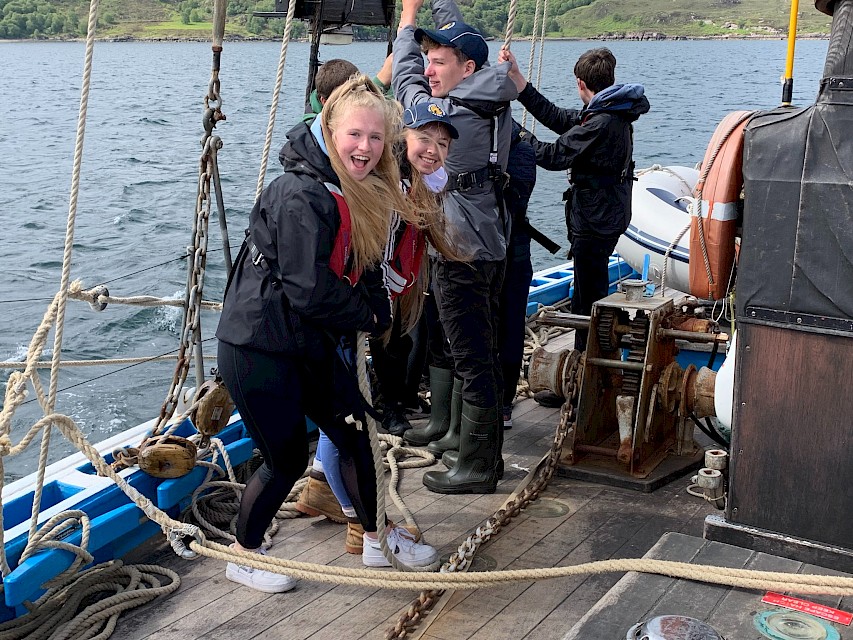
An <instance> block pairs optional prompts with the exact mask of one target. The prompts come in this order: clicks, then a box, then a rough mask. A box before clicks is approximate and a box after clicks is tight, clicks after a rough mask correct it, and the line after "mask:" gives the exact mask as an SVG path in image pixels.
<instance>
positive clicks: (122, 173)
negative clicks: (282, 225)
mask: <svg viewBox="0 0 853 640" xmlns="http://www.w3.org/2000/svg"><path fill="white" fill-rule="evenodd" d="M603 45H604V46H608V47H609V48H610V49H611V50H612V51H613V52H614V54H615V55H616V58H617V60H618V64H617V68H616V76H617V82H636V83H641V84H643V85H645V88H646V94H647V96H648V98H649V102H650V103H651V111H650V112H649V113H648V114H647V115H645V116H643V117H641V118H640V120H639V121H638V122H637V123H636V126H635V138H634V147H635V150H634V158H635V161H636V164H637V167H638V168H640V167H644V166H649V165H651V164H655V163H658V164H682V165H690V166H692V165H694V164H696V163H697V162H699V161H700V160H701V159H702V156H703V154H704V151H705V147H706V145H707V143H708V140H709V139H710V136H711V134H712V132H713V130H714V128H715V126H716V124H717V123H718V122H719V121H720V120H721V119H722V118H723V116H724V115H725V114H726V113H728V112H729V111H732V110H735V109H768V108H772V107H775V106H777V105H778V103H779V101H780V97H781V85H780V76H781V75H782V72H783V70H784V66H785V54H786V42H785V41H783V40H762V41H742V40H733V41H672V42H666V41H654V42H625V41H616V42H606V43H602V42H580V41H571V42H548V43H547V44H546V46H545V52H544V67H543V72H542V80H541V86H540V89H541V91H542V93H544V94H545V95H546V96H547V97H549V98H550V99H551V100H553V101H554V102H555V103H556V104H558V105H560V106H564V107H572V108H580V106H581V105H580V101H579V99H578V96H577V92H576V89H575V82H574V80H573V76H572V67H573V65H574V61H575V60H576V59H577V57H578V55H580V54H581V53H582V52H583V51H585V50H586V49H589V48H591V47H597V46H603ZM498 46H499V44H498V43H492V45H491V49H492V59H494V56H495V54H496V52H497V48H498ZM827 46H828V43H827V41H803V42H799V43H798V44H797V49H796V62H795V67H794V69H795V74H794V75H795V81H794V103H795V104H796V105H801V106H805V105H808V104H810V103H812V102H813V101H814V98H815V96H816V94H817V89H818V82H819V80H820V77H821V75H822V71H823V61H824V58H825V56H826V51H827ZM279 49H280V46H279V44H278V43H274V42H253V43H230V42H229V43H226V44H225V49H224V52H223V53H222V69H221V72H220V80H221V95H222V110H223V112H224V113H225V114H226V116H227V120H226V121H225V122H222V123H220V124H219V125H218V127H217V129H216V134H217V135H219V136H220V137H221V138H222V141H223V148H222V149H221V151H220V152H219V162H220V171H221V175H222V188H223V196H224V201H225V206H226V209H227V215H228V231H229V236H230V240H231V247H232V253H236V249H237V248H238V247H239V245H240V242H241V240H242V235H243V233H242V232H243V229H244V228H245V227H246V222H247V216H248V213H249V211H250V209H251V206H252V202H253V200H254V195H255V188H256V183H257V179H258V172H259V168H260V158H261V152H262V149H263V143H264V136H265V132H266V129H267V122H268V119H269V105H270V103H271V100H272V91H273V87H274V80H275V73H276V68H277V64H278V57H279ZM385 50H386V48H385V45H384V44H382V43H356V44H352V45H349V46H339V47H335V46H323V47H322V48H321V51H320V56H321V59H322V60H328V59H331V58H336V57H342V58H347V59H349V60H351V61H352V62H353V63H355V64H356V65H357V66H358V67H359V68H360V69H362V70H363V71H365V72H366V73H369V74H372V73H374V72H375V71H376V70H377V69H378V68H379V67H380V66H381V64H382V61H383V58H384V56H385ZM308 51H309V48H308V45H307V44H305V43H291V44H290V47H289V50H288V56H287V67H286V71H285V82H284V87H283V90H282V95H281V103H280V109H279V113H278V114H277V117H276V124H275V132H274V136H273V144H272V151H271V155H270V158H271V159H270V162H269V166H268V170H267V174H266V181H267V183H268V182H269V181H270V180H272V179H273V178H274V177H275V176H277V175H279V173H280V170H281V169H280V165H279V164H278V162H277V160H276V158H277V154H278V150H279V148H280V147H281V144H282V142H283V141H284V139H285V137H284V134H285V132H286V131H287V130H288V129H289V128H290V127H291V126H292V125H293V124H294V122H296V121H297V120H298V118H299V116H300V114H301V113H302V112H303V105H304V97H305V96H304V94H305V78H306V73H307V59H308ZM513 51H514V52H515V53H516V55H517V57H518V59H519V61H520V62H521V64H522V69H523V70H526V68H527V60H528V52H529V43H527V42H516V43H514V44H513ZM83 55H84V45H83V44H82V43H44V42H24V43H0V56H2V59H3V72H2V74H0V95H2V101H3V113H2V119H0V222H2V224H0V318H2V330H0V360H21V359H23V358H24V357H25V355H26V353H27V347H28V344H29V341H30V339H31V337H32V335H33V332H34V331H35V329H36V327H37V326H38V324H39V322H40V321H41V318H42V316H43V314H44V312H45V309H46V308H47V305H48V302H49V300H50V299H51V297H52V296H53V295H54V294H55V292H56V291H57V289H58V286H59V282H60V275H61V266H62V255H63V243H64V238H65V232H66V220H67V214H68V209H69V205H68V202H69V193H70V185H71V167H72V160H73V155H74V146H75V144H74V141H75V132H76V127H77V118H78V111H79V104H80V83H81V75H82V68H83ZM211 59H212V54H211V51H210V46H209V44H204V43H164V42H157V43H142V42H136V43H99V44H97V45H96V46H95V53H94V60H93V68H92V78H91V93H90V99H89V108H88V119H87V124H86V130H85V142H84V146H83V162H82V173H81V182H80V195H79V201H78V206H77V219H76V225H75V230H74V244H73V260H72V264H71V277H72V278H74V279H77V278H79V279H81V280H82V281H83V284H84V286H85V287H86V288H89V287H92V286H94V285H97V284H100V283H104V282H108V285H107V286H108V287H109V290H110V293H111V294H112V295H115V296H130V295H155V296H161V297H176V298H177V297H180V295H181V294H182V291H183V289H184V286H185V282H186V264H185V261H184V260H182V259H181V256H183V255H184V254H185V252H186V246H187V245H188V244H189V243H190V240H191V238H190V233H191V229H192V221H193V217H194V215H195V210H196V188H197V184H198V165H199V153H200V146H199V140H200V139H201V137H202V134H203V129H202V115H203V111H204V103H203V99H204V96H205V95H206V93H207V88H208V83H209V80H210V68H211ZM514 111H515V114H516V117H517V118H518V119H519V120H520V118H521V115H522V109H521V107H520V106H519V105H518V104H517V103H516V105H515V107H514ZM527 126H528V128H532V127H533V122H532V120H530V119H528V122H527ZM535 132H536V135H537V136H539V137H540V138H541V139H543V140H552V139H553V138H554V136H553V134H551V133H550V132H548V131H547V130H546V129H544V128H543V127H542V126H541V125H539V126H537V127H536V129H535ZM565 186H566V176H565V174H564V173H560V172H546V171H543V170H540V171H539V175H538V184H537V187H536V190H535V191H534V193H533V198H532V200H531V207H530V219H531V221H532V223H533V224H534V225H535V226H536V227H537V228H539V229H540V230H541V231H543V232H544V233H546V234H547V235H549V236H550V237H552V238H553V239H554V240H556V241H557V242H560V243H561V244H564V245H565V241H564V238H565V223H564V217H563V210H562V203H561V202H560V198H561V194H562V192H563V190H564V189H565ZM212 210H213V211H214V215H213V216H212V221H211V226H210V233H209V237H210V240H209V255H208V262H207V271H206V273H205V282H204V284H205V290H204V294H205V295H204V297H205V299H208V300H219V299H220V298H221V295H222V290H223V287H224V284H225V269H224V266H223V254H222V248H221V247H222V244H221V237H220V233H219V228H218V223H217V222H216V219H215V206H214V207H213V209H212ZM533 259H534V267H535V268H537V269H540V268H544V267H547V266H550V265H553V264H558V263H560V262H562V261H564V260H565V258H564V254H562V255H557V256H552V255H550V254H548V253H547V252H546V251H544V250H543V249H541V248H540V247H538V246H536V245H534V247H533ZM181 318H182V311H181V309H179V308H175V307H166V308H143V307H126V306H110V307H108V308H107V310H106V311H104V312H101V313H97V312H94V311H93V310H92V309H91V308H90V307H89V305H87V304H85V303H80V302H76V301H69V303H68V310H67V313H66V319H65V329H64V340H63V344H62V358H63V359H64V360H68V359H74V360H82V359H90V358H111V357H129V356H154V355H158V354H163V353H167V352H171V351H174V350H175V349H176V348H177V344H178V338H179V333H180V326H181ZM217 319H218V318H217V315H216V314H215V313H211V312H205V313H204V315H203V318H202V328H203V337H204V338H205V339H208V341H207V342H206V343H205V344H204V351H205V353H207V354H215V352H216V348H215V341H214V340H209V338H210V337H211V336H212V335H213V332H214V330H215V327H216V323H217ZM52 346H53V338H52V336H51V338H50V339H49V341H48V345H47V349H46V351H45V353H44V356H43V357H44V358H47V359H49V358H50V355H51V349H52ZM208 366H209V365H208ZM173 370H174V363H157V364H144V365H138V366H133V367H130V368H124V367H121V366H107V367H86V368H73V369H64V370H63V371H62V372H61V374H60V377H59V380H58V388H59V390H60V391H59V394H58V396H57V410H58V411H60V412H62V413H67V414H69V415H72V416H73V417H74V418H75V419H76V420H77V422H78V424H79V425H80V427H81V428H82V429H83V431H84V432H85V434H86V435H87V437H88V438H89V439H90V440H91V441H98V440H102V439H104V438H105V437H107V436H108V435H110V434H113V433H116V432H118V431H121V430H123V429H126V428H128V427H131V426H134V425H136V424H138V423H140V422H142V421H144V420H148V419H150V418H152V417H155V416H156V415H157V414H158V412H159V408H160V405H161V404H162V401H163V398H164V396H165V393H166V391H167V389H168V386H169V382H170V380H171V378H172V374H173ZM8 375H9V370H8V369H2V370H0V382H3V384H4V387H5V381H6V379H7V378H8ZM191 376H192V372H191ZM96 377H97V378H98V379H97V380H93V379H94V378H96ZM43 381H44V383H45V386H47V384H48V374H47V373H46V372H45V373H44V374H43ZM32 397H33V396H32V394H31V395H30V398H32ZM39 416H40V411H39V408H38V404H37V402H35V401H32V400H31V401H30V402H29V403H28V404H27V405H25V406H24V407H22V408H21V409H19V411H18V413H17V414H16V418H15V421H14V425H13V427H14V430H13V441H14V442H17V441H18V440H20V437H21V435H22V434H23V433H24V432H25V430H26V429H27V428H29V426H30V425H31V424H32V423H33V422H34V421H35V420H36V419H37V418H38V417H39ZM71 450H72V447H71V445H69V444H68V443H67V442H65V441H64V439H63V438H62V437H61V436H60V435H58V434H54V436H53V438H52V445H51V459H52V460H55V459H58V458H59V457H61V456H62V455H65V454H67V453H69V452H70V451H71ZM36 459H37V447H35V446H33V447H30V449H29V450H28V451H27V452H25V453H24V454H22V455H21V456H17V457H15V458H8V459H7V460H6V473H7V479H11V478H14V477H19V476H21V475H23V474H26V473H28V472H30V471H32V470H33V469H34V467H35V460H36Z"/></svg>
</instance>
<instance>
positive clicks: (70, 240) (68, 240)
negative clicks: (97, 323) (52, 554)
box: [4, 0, 99, 569]
mask: <svg viewBox="0 0 853 640" xmlns="http://www.w3.org/2000/svg"><path fill="white" fill-rule="evenodd" d="M98 3H99V0H91V4H90V5H89V24H88V26H87V32H86V57H85V59H84V62H83V80H82V87H81V89H80V109H79V111H78V114H77V136H76V139H75V141H74V163H73V168H72V171H71V193H70V196H69V200H68V220H67V222H66V226H65V246H64V249H63V253H62V277H61V278H60V284H59V294H58V296H59V299H58V301H57V307H56V325H55V328H54V334H53V356H52V363H53V366H52V367H51V370H50V387H49V389H48V394H47V406H46V407H45V412H46V413H50V412H52V411H53V408H54V407H55V406H56V393H57V389H58V388H59V361H60V359H61V356H62V334H63V331H64V329H65V303H66V300H67V291H68V283H69V282H70V280H71V253H72V249H73V248H74V224H75V221H76V219H77V198H78V195H79V193H80V167H81V165H82V164H83V140H84V138H85V135H86V113H87V111H88V108H89V88H90V86H91V79H92V57H93V53H94V48H95V28H96V27H97V25H98ZM49 448H50V429H49V428H48V429H45V430H44V432H43V433H42V441H41V449H40V451H39V462H38V471H37V472H36V489H35V493H34V495H33V508H32V515H31V518H30V537H32V536H33V535H35V532H36V528H37V527H38V514H39V511H40V510H41V497H42V490H43V488H44V473H45V469H46V468H47V456H48V449H49ZM4 569H5V567H4Z"/></svg>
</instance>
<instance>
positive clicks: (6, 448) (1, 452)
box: [0, 433, 12, 458]
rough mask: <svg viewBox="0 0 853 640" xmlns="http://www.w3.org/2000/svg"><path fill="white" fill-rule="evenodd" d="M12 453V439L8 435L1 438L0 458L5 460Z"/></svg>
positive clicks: (5, 434)
mask: <svg viewBox="0 0 853 640" xmlns="http://www.w3.org/2000/svg"><path fill="white" fill-rule="evenodd" d="M11 452H12V438H10V437H9V434H8V433H4V434H3V435H2V436H0V458H5V457H6V456H8V455H9V454H10V453H11Z"/></svg>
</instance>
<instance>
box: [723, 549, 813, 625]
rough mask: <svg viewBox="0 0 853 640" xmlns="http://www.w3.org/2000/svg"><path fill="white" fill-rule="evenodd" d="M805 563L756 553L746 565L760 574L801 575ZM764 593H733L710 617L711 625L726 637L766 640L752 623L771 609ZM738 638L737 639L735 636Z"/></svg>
mask: <svg viewBox="0 0 853 640" xmlns="http://www.w3.org/2000/svg"><path fill="white" fill-rule="evenodd" d="M801 566H802V563H801V562H797V561H796V560H789V559H787V558H780V557H779V556H773V555H770V554H767V553H753V554H752V556H751V557H750V559H749V562H748V563H747V565H746V568H747V569H754V570H756V571H790V572H797V571H798V570H799V568H800V567H801ZM763 595H764V593H763V592H761V591H754V590H751V589H750V590H747V589H730V590H729V591H728V592H727V593H726V595H725V596H724V597H723V599H722V601H721V602H720V606H719V607H717V609H716V610H715V611H713V612H712V613H711V614H710V615H709V616H708V617H707V622H708V624H710V625H711V626H712V627H713V628H714V629H715V630H716V631H717V632H718V633H720V634H721V635H723V636H724V637H737V638H742V640H764V636H763V635H762V634H761V633H760V632H759V631H758V630H757V629H752V630H751V632H750V633H749V634H747V631H746V630H747V629H749V628H750V625H752V619H753V618H754V617H755V614H756V613H757V612H758V611H762V610H764V609H769V608H771V607H770V605H765V604H762V603H761V597H762V596H763ZM732 634H736V635H732Z"/></svg>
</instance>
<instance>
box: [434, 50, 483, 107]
mask: <svg viewBox="0 0 853 640" xmlns="http://www.w3.org/2000/svg"><path fill="white" fill-rule="evenodd" d="M426 57H427V61H428V63H429V64H427V68H426V71H425V72H424V75H426V77H427V80H428V81H429V89H430V92H431V93H432V95H433V97H434V98H444V97H445V96H447V94H449V93H450V92H451V91H453V90H454V89H455V88H456V86H457V85H458V84H459V83H460V82H462V81H463V80H464V79H465V78H467V77H468V76H470V75H471V74H472V73H474V68H475V65H474V61H473V60H466V61H465V62H461V61H460V60H459V57H458V56H457V55H456V51H455V50H454V49H453V47H434V48H432V49H430V50H429V51H427V54H426Z"/></svg>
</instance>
